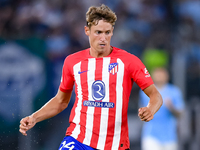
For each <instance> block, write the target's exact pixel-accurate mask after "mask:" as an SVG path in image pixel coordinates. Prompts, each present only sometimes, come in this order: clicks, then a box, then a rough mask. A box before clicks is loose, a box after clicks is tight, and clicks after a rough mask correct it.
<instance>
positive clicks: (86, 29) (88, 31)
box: [84, 26, 90, 36]
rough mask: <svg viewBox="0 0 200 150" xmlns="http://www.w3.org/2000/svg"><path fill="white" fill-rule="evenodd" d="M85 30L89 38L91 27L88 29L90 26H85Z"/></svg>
mask: <svg viewBox="0 0 200 150" xmlns="http://www.w3.org/2000/svg"><path fill="white" fill-rule="evenodd" d="M84 29H85V34H86V35H87V36H89V33H90V29H89V27H88V26H85V27H84Z"/></svg>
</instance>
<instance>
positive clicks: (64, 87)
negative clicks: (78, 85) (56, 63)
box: [59, 57, 74, 92]
mask: <svg viewBox="0 0 200 150" xmlns="http://www.w3.org/2000/svg"><path fill="white" fill-rule="evenodd" d="M71 65H72V64H71V61H70V59H69V57H67V58H66V59H65V61H64V65H63V70H62V77H61V83H60V87H59V89H60V90H61V91H62V92H70V91H72V90H73V85H74V77H73V71H72V69H73V67H72V66H71Z"/></svg>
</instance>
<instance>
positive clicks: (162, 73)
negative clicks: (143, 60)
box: [152, 68, 169, 87]
mask: <svg viewBox="0 0 200 150" xmlns="http://www.w3.org/2000/svg"><path fill="white" fill-rule="evenodd" d="M152 78H153V80H154V83H155V85H157V86H159V87H162V86H163V85H165V84H166V83H167V82H168V78H169V77H168V72H167V71H166V70H165V69H160V68H158V69H155V70H154V71H153V72H152Z"/></svg>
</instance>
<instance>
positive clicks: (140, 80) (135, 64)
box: [130, 56, 153, 90]
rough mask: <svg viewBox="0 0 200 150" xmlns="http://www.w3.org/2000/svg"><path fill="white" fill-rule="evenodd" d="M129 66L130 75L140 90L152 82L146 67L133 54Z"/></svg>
mask: <svg viewBox="0 0 200 150" xmlns="http://www.w3.org/2000/svg"><path fill="white" fill-rule="evenodd" d="M133 60H134V61H133ZM130 68H131V77H132V78H133V80H134V82H135V83H136V84H137V85H138V86H139V87H140V88H141V89H142V90H144V89H145V88H147V87H148V86H150V85H151V84H153V80H152V78H151V76H150V74H149V72H148V70H147V68H146V67H145V65H144V64H143V63H142V61H141V60H140V59H139V58H138V57H136V56H133V59H132V60H131V66H130Z"/></svg>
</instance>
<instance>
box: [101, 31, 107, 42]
mask: <svg viewBox="0 0 200 150" xmlns="http://www.w3.org/2000/svg"><path fill="white" fill-rule="evenodd" d="M100 40H101V41H105V40H106V35H105V33H103V34H101V36H100Z"/></svg>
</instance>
